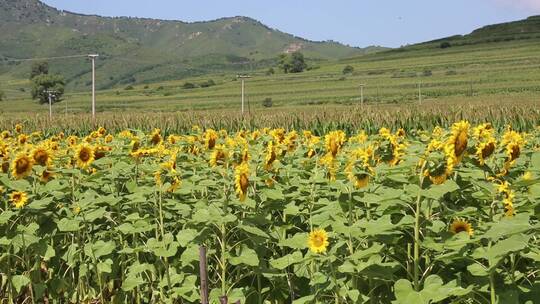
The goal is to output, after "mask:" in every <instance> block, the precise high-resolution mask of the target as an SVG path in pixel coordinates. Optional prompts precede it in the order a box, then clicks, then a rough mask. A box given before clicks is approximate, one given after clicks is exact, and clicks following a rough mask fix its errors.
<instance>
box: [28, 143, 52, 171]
mask: <svg viewBox="0 0 540 304" xmlns="http://www.w3.org/2000/svg"><path fill="white" fill-rule="evenodd" d="M32 158H33V159H34V162H35V163H36V164H38V165H40V166H43V167H46V166H47V165H49V163H50V162H51V153H50V152H49V150H48V149H46V148H44V147H36V148H35V149H34V151H33V152H32Z"/></svg>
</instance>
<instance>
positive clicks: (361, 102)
mask: <svg viewBox="0 0 540 304" xmlns="http://www.w3.org/2000/svg"><path fill="white" fill-rule="evenodd" d="M364 86H365V84H363V83H362V84H360V105H361V106H362V107H364Z"/></svg>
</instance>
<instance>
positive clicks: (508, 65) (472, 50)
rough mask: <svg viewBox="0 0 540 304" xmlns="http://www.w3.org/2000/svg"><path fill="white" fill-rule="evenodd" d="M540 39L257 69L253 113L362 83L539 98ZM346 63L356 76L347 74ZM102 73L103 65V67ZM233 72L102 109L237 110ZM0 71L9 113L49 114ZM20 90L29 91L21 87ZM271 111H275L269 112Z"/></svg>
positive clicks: (130, 96) (148, 89) (101, 103)
mask: <svg viewBox="0 0 540 304" xmlns="http://www.w3.org/2000/svg"><path fill="white" fill-rule="evenodd" d="M538 54H540V43H538V41H537V40H533V41H531V40H527V41H517V42H516V41H512V42H498V43H485V44H480V45H470V46H460V47H451V48H448V49H436V48H433V47H429V48H420V49H411V50H408V51H407V50H405V51H390V52H382V53H378V54H373V55H368V56H361V57H358V58H351V59H348V60H343V61H333V62H328V63H322V64H321V65H320V66H317V67H315V69H313V70H311V71H306V72H304V73H300V74H280V73H277V74H275V75H271V76H267V75H265V73H264V71H255V72H253V73H252V76H253V78H251V79H249V80H248V81H247V84H246V94H247V97H246V98H247V101H248V102H249V110H256V109H261V108H262V107H263V106H262V100H263V99H265V98H272V101H273V108H290V107H295V108H296V107H300V106H311V105H328V104H333V105H343V106H348V105H356V104H358V103H359V102H360V89H359V85H360V84H365V88H364V98H365V102H366V103H369V104H403V103H411V102H417V101H418V95H419V94H418V93H419V92H418V91H419V90H418V87H419V85H420V86H421V96H422V99H423V100H424V101H425V100H428V101H429V100H431V101H437V102H440V103H441V104H444V103H445V102H456V100H457V101H463V102H475V101H478V100H495V101H497V102H504V101H508V102H509V103H510V102H511V103H515V102H520V101H522V100H523V101H540V85H539V83H540V56H538ZM346 65H352V66H353V67H354V73H352V74H348V75H343V74H342V70H343V68H344V67H345V66H346ZM98 73H99V70H98ZM235 76H236V75H234V74H214V75H208V76H205V77H198V78H189V79H182V80H177V81H169V82H163V83H155V84H148V85H136V86H134V88H133V89H132V90H125V87H119V88H117V89H113V90H106V91H99V92H98V95H97V110H98V111H99V112H109V111H110V112H115V111H127V110H129V111H146V110H151V111H192V110H194V111H197V110H209V109H214V110H216V109H217V110H219V109H231V110H232V109H239V106H240V105H239V103H240V82H239V81H237V80H236V79H235ZM5 77H6V76H1V75H0V89H2V90H4V91H5V93H6V95H7V100H6V101H4V102H2V103H1V105H2V111H3V112H34V113H47V112H48V108H47V106H40V105H38V104H36V103H35V102H33V101H31V100H30V99H29V93H28V91H29V83H28V81H26V80H14V79H6V78H5ZM209 79H212V80H214V81H215V82H216V83H217V85H216V86H213V87H208V88H196V89H184V88H182V86H183V84H184V83H186V82H192V83H196V84H197V83H202V82H205V81H207V80H209ZM21 88H24V89H25V92H21ZM66 104H67V111H68V112H69V113H80V112H88V111H89V110H90V94H89V92H78V93H73V92H68V93H67V94H66V96H65V101H63V102H60V103H58V104H55V105H54V112H55V113H56V114H59V113H62V114H64V113H65V111H66ZM269 110H270V111H271V109H269Z"/></svg>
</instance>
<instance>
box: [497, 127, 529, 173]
mask: <svg viewBox="0 0 540 304" xmlns="http://www.w3.org/2000/svg"><path fill="white" fill-rule="evenodd" d="M525 144H526V141H525V139H524V138H523V135H521V134H519V133H518V132H516V131H512V130H508V131H506V132H505V133H504V135H503V139H502V141H501V146H503V147H505V149H504V150H505V153H506V160H505V165H504V169H505V170H508V169H510V167H511V166H512V165H513V164H514V163H515V161H516V159H518V158H519V156H520V155H521V149H522V148H523V146H524V145H525Z"/></svg>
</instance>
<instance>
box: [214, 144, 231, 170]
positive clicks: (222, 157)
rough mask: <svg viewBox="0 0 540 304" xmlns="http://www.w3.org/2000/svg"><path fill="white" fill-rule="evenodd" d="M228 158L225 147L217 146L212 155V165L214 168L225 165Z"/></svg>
mask: <svg viewBox="0 0 540 304" xmlns="http://www.w3.org/2000/svg"><path fill="white" fill-rule="evenodd" d="M227 158H228V155H227V152H226V151H225V147H223V145H217V146H215V149H214V151H212V154H211V155H210V165H211V166H212V167H217V166H220V165H223V164H225V163H226V162H227Z"/></svg>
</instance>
